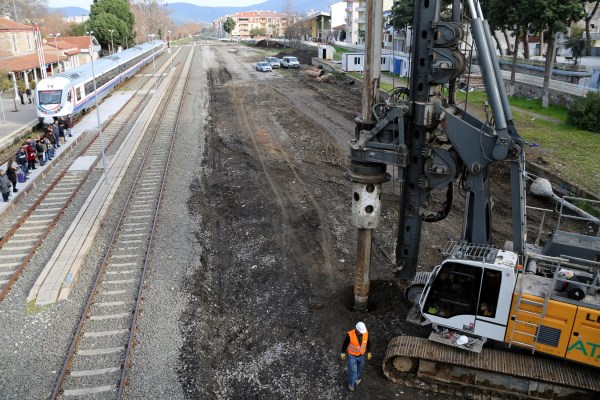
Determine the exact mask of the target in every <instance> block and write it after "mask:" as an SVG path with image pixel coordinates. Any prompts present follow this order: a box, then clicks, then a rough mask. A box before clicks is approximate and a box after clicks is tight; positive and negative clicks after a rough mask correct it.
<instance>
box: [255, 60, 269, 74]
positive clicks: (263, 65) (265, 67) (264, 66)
mask: <svg viewBox="0 0 600 400" xmlns="http://www.w3.org/2000/svg"><path fill="white" fill-rule="evenodd" d="M256 70H257V71H262V72H271V71H273V69H272V68H271V64H269V63H268V62H266V61H260V62H257V63H256Z"/></svg>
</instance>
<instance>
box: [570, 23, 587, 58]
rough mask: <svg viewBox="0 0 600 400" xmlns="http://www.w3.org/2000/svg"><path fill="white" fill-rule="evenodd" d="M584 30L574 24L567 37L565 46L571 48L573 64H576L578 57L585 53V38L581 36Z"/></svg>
mask: <svg viewBox="0 0 600 400" xmlns="http://www.w3.org/2000/svg"><path fill="white" fill-rule="evenodd" d="M584 32H585V29H584V28H580V27H578V26H575V27H573V28H571V34H570V35H569V36H568V37H567V43H566V47H567V48H568V49H571V54H573V61H574V62H575V65H577V63H578V61H579V59H580V58H581V57H582V56H583V55H585V49H586V40H585V38H584V37H583V34H584Z"/></svg>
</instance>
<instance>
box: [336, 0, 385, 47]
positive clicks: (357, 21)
mask: <svg viewBox="0 0 600 400" xmlns="http://www.w3.org/2000/svg"><path fill="white" fill-rule="evenodd" d="M393 4H394V1H393V0H383V11H384V12H385V11H389V10H391V9H392V6H393ZM345 22H346V43H354V44H364V43H365V27H366V23H367V2H366V1H364V0H348V1H346V19H345Z"/></svg>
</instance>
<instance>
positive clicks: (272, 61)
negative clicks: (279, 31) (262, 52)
mask: <svg viewBox="0 0 600 400" xmlns="http://www.w3.org/2000/svg"><path fill="white" fill-rule="evenodd" d="M265 62H268V63H269V65H270V66H271V68H273V69H275V68H279V67H281V64H280V62H279V58H277V57H266V58H265Z"/></svg>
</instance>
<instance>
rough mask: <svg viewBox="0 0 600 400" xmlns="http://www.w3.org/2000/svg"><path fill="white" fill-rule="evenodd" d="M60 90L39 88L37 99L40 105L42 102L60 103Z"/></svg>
mask: <svg viewBox="0 0 600 400" xmlns="http://www.w3.org/2000/svg"><path fill="white" fill-rule="evenodd" d="M61 96H62V90H40V91H39V92H38V99H39V103H40V105H43V104H60V99H61Z"/></svg>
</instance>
